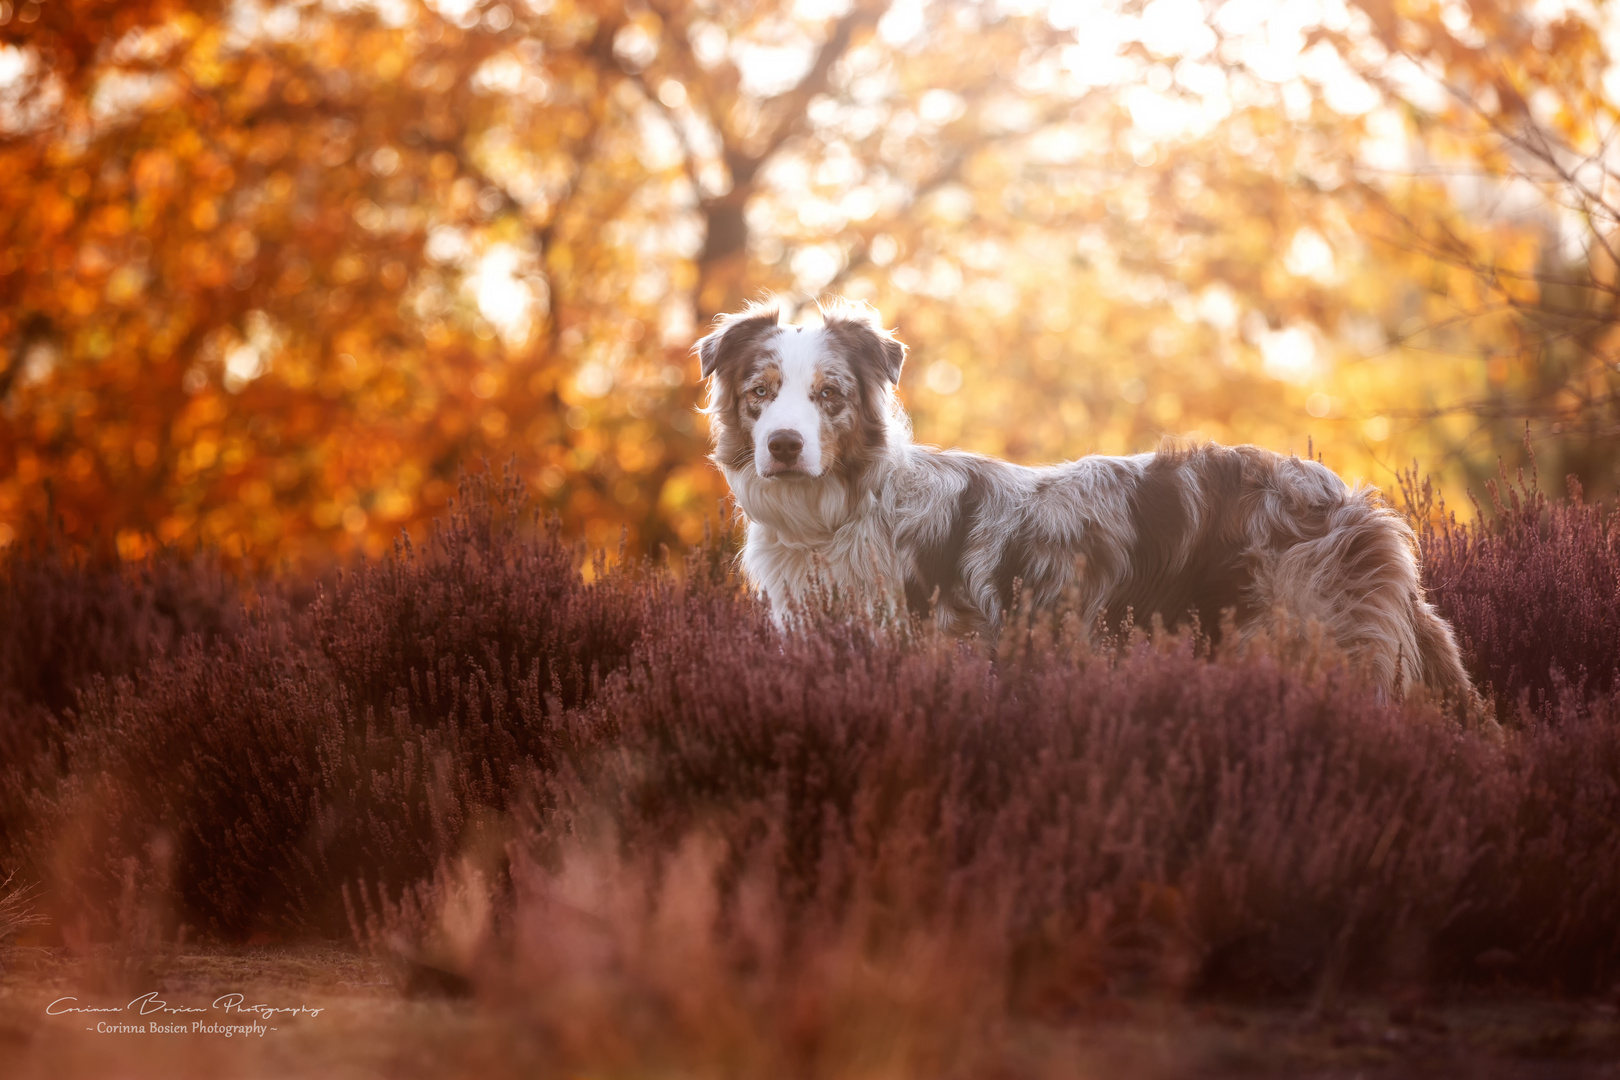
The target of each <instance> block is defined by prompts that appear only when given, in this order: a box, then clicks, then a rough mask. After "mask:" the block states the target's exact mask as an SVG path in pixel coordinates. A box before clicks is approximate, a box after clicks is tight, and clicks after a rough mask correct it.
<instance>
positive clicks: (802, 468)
mask: <svg viewBox="0 0 1620 1080" xmlns="http://www.w3.org/2000/svg"><path fill="white" fill-rule="evenodd" d="M772 344H773V345H774V346H775V352H776V358H777V363H778V365H779V366H780V371H781V376H782V383H781V386H780V388H779V389H778V390H777V393H776V397H774V398H773V399H772V400H771V402H770V403H769V404H768V405H766V406H765V408H764V410H763V411H762V412H761V413H760V414H759V419H758V420H756V421H754V468H755V469H756V470H758V472H759V474H760V475H761V476H775V475H778V474H780V473H786V472H800V473H802V474H804V475H806V476H820V475H821V442H822V432H821V410H820V409H819V408H817V407H816V401H815V395H814V390H815V384H816V373H817V368H818V366H819V365H820V363H821V362H822V360H823V358H824V357H825V355H826V347H827V340H826V335H825V334H824V333H823V332H822V331H821V330H820V329H815V330H805V329H802V328H800V327H797V326H794V327H783V328H782V333H781V334H779V335H778V336H777V338H776V340H775V341H774V342H773V343H772ZM772 438H777V448H778V453H773V452H772V449H771V440H772ZM794 438H797V439H798V440H799V442H800V443H801V444H802V445H801V446H800V449H799V452H798V456H797V457H796V458H789V459H788V460H783V457H784V456H786V455H785V453H783V452H784V451H787V450H790V449H791V447H792V440H793V439H794Z"/></svg>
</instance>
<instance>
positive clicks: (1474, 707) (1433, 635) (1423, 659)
mask: <svg viewBox="0 0 1620 1080" xmlns="http://www.w3.org/2000/svg"><path fill="white" fill-rule="evenodd" d="M1412 607H1413V611H1412V629H1413V630H1414V631H1416V636H1417V648H1418V657H1417V659H1418V667H1419V669H1420V670H1419V675H1420V676H1421V677H1422V679H1423V685H1425V686H1427V687H1428V688H1429V690H1430V691H1431V692H1432V693H1434V695H1435V696H1436V697H1438V698H1440V699H1441V700H1443V701H1445V702H1446V703H1447V704H1449V705H1451V706H1452V707H1453V708H1456V709H1458V710H1459V711H1460V712H1461V713H1462V714H1463V715H1465V716H1467V715H1479V714H1480V713H1481V712H1482V711H1483V709H1484V706H1485V703H1484V699H1483V698H1481V697H1480V695H1479V691H1478V690H1476V689H1474V683H1473V680H1472V679H1470V678H1469V677H1468V671H1467V669H1466V668H1464V667H1463V662H1462V653H1461V651H1460V650H1459V649H1458V648H1457V637H1456V635H1455V634H1454V633H1453V632H1452V629H1451V624H1449V623H1447V622H1446V620H1445V619H1443V618H1441V617H1440V613H1439V612H1437V611H1435V610H1434V606H1433V605H1432V604H1430V603H1429V602H1428V601H1427V600H1424V599H1422V598H1421V597H1419V598H1416V599H1414V600H1413V604H1412Z"/></svg>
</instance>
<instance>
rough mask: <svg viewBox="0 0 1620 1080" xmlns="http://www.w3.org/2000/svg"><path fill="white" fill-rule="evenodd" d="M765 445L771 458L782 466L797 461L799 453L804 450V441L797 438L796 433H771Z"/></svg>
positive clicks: (797, 434)
mask: <svg viewBox="0 0 1620 1080" xmlns="http://www.w3.org/2000/svg"><path fill="white" fill-rule="evenodd" d="M766 445H767V446H769V447H770V450H771V457H773V458H775V459H776V460H777V461H780V462H781V463H782V464H784V465H791V464H793V463H794V462H795V461H798V460H799V451H800V450H803V449H804V440H803V439H801V438H799V433H798V432H797V431H773V432H772V433H771V440H770V442H769V443H767V444H766Z"/></svg>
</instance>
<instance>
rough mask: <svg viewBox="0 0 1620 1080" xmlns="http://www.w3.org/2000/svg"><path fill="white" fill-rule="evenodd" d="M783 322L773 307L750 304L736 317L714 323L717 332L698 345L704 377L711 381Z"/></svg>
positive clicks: (721, 318) (724, 317)
mask: <svg viewBox="0 0 1620 1080" xmlns="http://www.w3.org/2000/svg"><path fill="white" fill-rule="evenodd" d="M780 318H781V316H780V313H779V312H778V311H777V309H776V307H775V306H774V305H767V304H749V305H748V306H747V307H746V308H744V309H743V310H741V311H739V312H737V313H736V314H734V315H721V316H720V317H719V318H717V319H715V321H714V329H713V330H711V331H709V334H708V336H707V337H705V338H704V339H703V340H702V341H699V342H698V343H697V345H696V348H697V354H698V362H699V364H700V370H701V372H702V374H703V377H704V378H705V379H707V378H709V377H710V376H711V375H713V374H714V373H715V372H716V371H719V370H720V368H721V367H722V366H725V365H727V364H729V363H730V362H731V361H732V360H733V359H735V358H737V357H739V356H742V355H743V352H744V350H746V349H747V347H748V346H749V345H751V344H753V343H754V342H756V341H758V340H759V339H760V338H762V337H764V336H765V335H766V334H767V333H769V332H770V331H771V330H773V329H775V328H776V327H777V325H778V324H779V322H780Z"/></svg>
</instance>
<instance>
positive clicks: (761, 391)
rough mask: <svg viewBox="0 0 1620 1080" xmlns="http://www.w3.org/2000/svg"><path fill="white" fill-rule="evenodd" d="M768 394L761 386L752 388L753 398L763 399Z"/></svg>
mask: <svg viewBox="0 0 1620 1080" xmlns="http://www.w3.org/2000/svg"><path fill="white" fill-rule="evenodd" d="M768 393H770V391H769V390H767V389H765V388H764V387H763V386H756V387H754V396H755V397H764V396H765V395H766V394H768Z"/></svg>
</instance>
